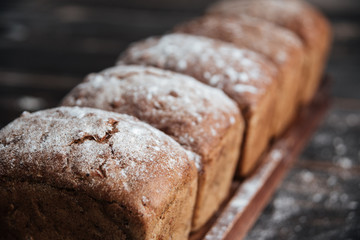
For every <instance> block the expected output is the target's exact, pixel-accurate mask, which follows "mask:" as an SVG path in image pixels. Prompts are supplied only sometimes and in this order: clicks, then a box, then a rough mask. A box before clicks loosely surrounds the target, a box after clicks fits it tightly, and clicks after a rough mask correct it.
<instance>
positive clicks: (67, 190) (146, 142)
mask: <svg viewBox="0 0 360 240" xmlns="http://www.w3.org/2000/svg"><path fill="white" fill-rule="evenodd" d="M329 45H330V28H329V25H328V23H327V21H326V19H325V18H324V17H323V16H322V15H321V14H320V13H319V12H317V11H316V10H315V9H314V8H313V7H311V6H309V5H308V4H306V3H304V2H301V1H298V0H291V1H285V0H252V1H250V0H237V1H224V2H220V3H218V4H216V5H214V6H212V7H210V8H209V10H208V12H207V14H206V15H205V16H203V17H200V18H198V19H194V20H191V21H189V22H185V23H183V24H180V25H178V26H177V27H176V28H175V29H174V31H173V33H170V34H167V35H164V36H160V37H151V38H148V39H145V40H143V41H140V42H137V43H134V44H133V45H131V46H130V47H129V48H128V49H127V50H126V51H125V52H124V53H122V54H121V56H120V58H119V60H118V62H117V66H115V67H111V68H108V69H105V70H104V71H101V72H99V73H93V74H90V75H88V76H87V77H86V78H85V80H84V81H83V82H82V83H81V84H79V85H78V86H76V87H75V88H74V89H73V90H72V91H71V92H70V93H69V94H68V95H67V96H66V97H65V98H64V99H63V101H62V103H61V105H62V106H60V107H58V108H54V109H49V110H43V111H39V112H35V113H24V114H23V115H22V116H21V117H20V118H18V119H16V120H14V121H13V122H12V123H10V124H9V125H7V126H6V127H5V128H3V129H2V130H1V131H0V196H1V197H0V213H1V215H0V232H1V234H2V235H1V236H0V238H1V237H2V238H4V239H124V240H125V239H164V240H165V239H173V240H175V239H176V240H178V239H179V240H184V239H187V238H188V235H189V233H190V232H191V231H196V230H198V229H199V228H201V227H202V226H204V224H205V223H206V222H207V221H208V220H209V219H210V218H211V217H212V216H213V215H214V213H215V212H216V211H217V210H218V208H219V206H220V205H221V203H222V202H223V201H224V200H225V199H226V197H227V195H228V193H229V190H230V187H231V183H232V179H233V177H234V174H237V175H238V176H242V177H244V176H247V175H249V173H251V172H252V171H253V170H254V168H255V167H256V165H257V164H258V162H259V159H260V157H261V155H262V154H264V152H265V151H266V149H267V148H268V146H269V143H270V141H271V139H272V138H274V137H275V138H276V137H279V136H281V134H282V133H283V132H284V131H285V130H286V128H287V127H288V126H289V124H290V123H291V122H292V121H293V120H294V118H295V117H296V113H297V110H298V107H299V106H301V105H304V104H307V103H308V102H309V101H311V99H312V98H313V96H314V94H315V92H316V89H317V86H318V85H319V82H320V78H321V73H322V68H323V66H324V62H325V58H326V55H327V52H328V48H329ZM207 85H209V86H207Z"/></svg>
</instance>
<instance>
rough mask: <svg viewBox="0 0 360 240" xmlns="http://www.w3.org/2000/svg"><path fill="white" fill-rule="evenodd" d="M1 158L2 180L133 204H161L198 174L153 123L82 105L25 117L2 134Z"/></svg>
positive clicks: (0, 134) (185, 156)
mask: <svg viewBox="0 0 360 240" xmlns="http://www.w3.org/2000/svg"><path fill="white" fill-rule="evenodd" d="M0 158H1V161H0V176H1V177H8V178H14V179H17V178H21V179H28V180H30V181H38V182H42V183H47V184H50V185H53V186H54V187H60V188H72V189H81V190H83V191H85V192H86V193H88V194H89V195H91V196H93V197H95V198H97V199H102V200H107V201H113V200H114V201H118V200H119V198H120V199H121V198H123V196H124V194H125V195H126V196H127V197H128V199H129V198H131V199H132V200H133V201H134V204H141V200H142V196H145V197H146V198H148V199H150V200H151V201H152V204H155V205H156V204H157V203H158V202H161V201H163V199H164V197H161V195H162V194H169V193H170V192H172V191H173V189H176V187H177V186H181V184H184V181H188V180H189V177H191V175H193V176H194V175H195V174H196V170H195V166H194V164H193V163H192V162H191V161H190V160H189V159H188V153H187V152H186V151H185V150H184V149H183V148H182V147H181V146H180V145H179V144H178V143H176V142H175V141H174V140H173V139H171V138H170V137H168V136H166V135H165V134H163V133H162V132H160V131H158V130H157V129H155V128H153V127H151V126H150V125H147V124H146V123H143V122H140V121H138V120H136V119H135V118H133V117H130V116H127V115H123V114H118V113H111V112H106V111H102V110H97V109H90V108H78V107H72V108H71V107H60V108H55V109H50V110H45V111H39V112H36V113H33V114H29V113H26V114H23V115H22V116H21V117H20V118H18V119H16V120H15V121H13V122H12V123H10V124H9V125H8V126H6V127H5V128H3V129H2V130H1V131H0ZM186 179H187V180H186ZM159 189H160V191H158V190H159ZM155 190H156V191H155ZM127 192H130V193H129V194H127ZM129 201H130V200H129Z"/></svg>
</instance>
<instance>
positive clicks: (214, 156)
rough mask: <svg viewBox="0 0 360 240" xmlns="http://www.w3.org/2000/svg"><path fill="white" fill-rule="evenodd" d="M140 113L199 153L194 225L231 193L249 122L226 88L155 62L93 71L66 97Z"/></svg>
mask: <svg viewBox="0 0 360 240" xmlns="http://www.w3.org/2000/svg"><path fill="white" fill-rule="evenodd" d="M63 105H66V106H74V105H77V106H82V107H94V108H100V109H104V110H108V111H114V112H118V113H126V114H129V115H133V116H136V117H137V118H138V119H140V120H142V121H145V122H147V123H149V124H151V125H152V126H154V127H156V128H158V129H160V130H162V131H164V132H165V133H166V134H168V135H169V136H171V137H173V138H174V139H175V140H176V141H177V142H179V143H180V144H181V145H182V146H183V147H185V148H186V149H188V150H191V151H193V152H194V153H196V154H197V155H198V156H199V160H198V162H197V166H198V172H199V176H198V179H199V184H198V194H197V201H196V204H195V211H194V216H193V228H192V229H193V230H197V229H198V228H200V227H201V226H202V225H204V224H205V223H206V222H207V220H208V219H209V218H210V217H211V216H212V215H213V214H214V212H215V211H216V210H217V209H218V208H219V206H220V204H221V203H222V202H223V201H224V199H225V198H226V197H227V195H228V193H229V190H230V187H231V182H232V179H233V176H234V172H235V169H236V165H237V160H238V158H239V150H240V144H241V138H242V135H243V134H242V132H243V130H244V122H243V119H242V117H241V116H240V113H239V111H238V109H237V106H236V104H235V103H234V102H233V101H232V100H231V99H229V98H228V97H227V96H226V95H225V94H224V93H223V92H222V91H220V90H218V89H216V88H212V87H209V86H206V85H204V84H202V83H200V82H198V81H196V80H195V79H193V78H191V77H188V76H185V75H181V74H177V73H173V72H169V71H165V70H161V69H156V68H152V67H142V66H117V67H113V68H109V69H106V70H104V71H102V72H100V73H97V74H91V75H89V76H88V77H87V78H86V80H85V82H84V83H82V84H80V85H78V86H77V87H75V88H74V89H73V90H72V91H71V92H70V93H69V94H68V95H67V96H66V97H65V99H64V100H63Z"/></svg>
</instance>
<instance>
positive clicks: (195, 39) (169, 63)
mask: <svg viewBox="0 0 360 240" xmlns="http://www.w3.org/2000/svg"><path fill="white" fill-rule="evenodd" d="M118 64H141V65H150V66H156V67H159V68H163V69H169V70H172V71H176V72H181V73H184V74H187V75H190V76H193V77H194V78H196V79H197V80H199V81H201V82H204V83H206V84H208V85H211V86H214V87H217V88H220V89H222V90H223V91H224V92H225V93H226V94H227V95H228V96H230V97H231V98H232V99H233V100H235V102H236V103H237V104H238V106H239V108H240V110H241V112H242V113H243V115H244V116H245V120H246V122H247V123H246V124H249V122H250V121H257V122H261V123H262V125H259V126H256V130H255V131H252V134H251V135H249V134H247V135H246V139H245V140H244V143H243V151H242V161H241V162H246V163H250V165H251V166H252V167H253V166H254V165H255V163H256V162H257V160H258V157H259V156H260V155H261V154H262V153H263V151H264V150H265V149H266V147H267V143H268V141H269V139H270V127H271V126H272V125H271V124H272V121H273V119H272V117H273V116H272V110H271V107H269V108H266V109H263V107H260V106H263V105H267V106H274V105H273V104H274V101H275V92H276V87H277V86H278V85H277V84H278V82H277V77H278V75H277V74H278V71H277V68H276V67H275V66H274V65H273V64H272V63H271V62H270V61H268V60H266V59H265V58H264V57H262V56H260V55H259V54H257V53H255V52H252V51H250V50H245V49H239V48H237V47H235V46H234V45H231V44H228V43H224V42H221V41H217V40H213V39H209V38H205V37H200V36H191V35H187V34H168V35H165V36H162V37H160V38H158V37H152V38H148V39H146V40H144V41H141V42H138V43H135V44H133V45H132V46H130V48H129V49H127V51H126V52H125V53H124V54H122V56H121V57H120V60H119V62H118ZM259 109H262V110H261V111H259ZM247 138H252V139H254V140H252V141H248V139H247ZM256 141H257V144H256V145H255V146H254V145H253V146H251V145H249V144H248V142H256ZM248 156H249V157H248ZM239 169H240V170H239V172H240V173H241V174H247V173H248V171H249V170H250V169H251V168H249V169H247V170H248V171H247V172H244V171H243V169H242V164H240V166H239Z"/></svg>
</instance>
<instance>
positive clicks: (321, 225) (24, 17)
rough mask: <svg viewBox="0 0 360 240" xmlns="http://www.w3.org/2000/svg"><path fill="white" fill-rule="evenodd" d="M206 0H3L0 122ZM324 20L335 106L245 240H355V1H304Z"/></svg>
mask: <svg viewBox="0 0 360 240" xmlns="http://www.w3.org/2000/svg"><path fill="white" fill-rule="evenodd" d="M211 2H212V1H207V0H197V1H194V0H193V1H192V0H183V1H170V0H168V1H166V0H148V1H145V0H135V1H130V0H128V1H121V0H73V1H70V0H68V1H67V0H17V1H15V0H1V2H0V116H1V117H0V127H3V126H4V125H6V124H7V123H9V122H10V121H11V120H13V119H14V118H16V117H18V116H19V114H20V113H21V112H22V111H24V110H28V111H35V110H38V109H44V108H49V107H54V106H56V105H57V104H58V102H59V101H60V100H61V98H62V97H63V96H64V95H65V94H66V93H67V92H68V91H69V90H70V89H71V88H72V87H74V86H75V85H76V84H78V83H79V82H80V81H81V80H82V78H83V77H84V76H85V75H86V74H88V73H90V72H96V71H99V70H102V69H104V68H106V67H110V66H112V65H114V63H115V60H116V58H117V56H118V55H119V54H120V52H121V51H122V50H123V49H124V48H126V46H127V45H128V44H129V43H131V42H133V41H136V40H139V39H142V38H145V37H148V36H151V35H159V34H162V33H164V32H166V31H169V30H170V29H171V28H172V27H173V26H174V25H175V24H177V23H179V22H182V21H184V20H187V19H190V18H192V17H195V16H199V15H201V14H202V12H203V9H204V8H205V6H206V5H208V4H210V3H211ZM311 2H312V3H314V4H315V5H317V6H318V7H319V8H320V9H321V10H322V11H323V12H324V13H325V14H326V15H327V16H328V17H329V18H330V20H331V22H332V25H333V31H334V44H333V49H332V52H331V55H330V59H329V63H328V66H327V69H326V72H327V73H328V74H329V75H330V76H331V77H332V79H333V81H332V82H333V88H332V95H333V97H334V104H333V107H332V108H331V110H330V113H329V115H328V117H327V118H326V120H325V122H324V124H323V125H322V126H321V127H320V129H319V130H318V132H317V133H316V134H315V135H314V137H313V139H312V140H311V141H310V143H309V145H308V147H307V148H306V150H305V151H304V153H303V154H302V156H301V157H300V159H299V161H298V162H297V164H296V165H295V166H294V168H293V169H292V170H291V171H290V173H289V175H288V177H287V178H286V179H285V181H284V182H283V183H282V185H281V186H280V188H279V190H278V191H277V193H276V194H275V196H274V197H273V199H272V200H271V202H270V203H269V205H268V206H267V208H266V209H265V211H264V212H263V214H262V215H261V217H260V218H259V220H258V222H257V223H256V225H255V226H254V228H253V229H252V230H251V232H250V233H249V235H248V237H247V239H360V77H359V76H360V1H358V0H341V1H340V0H312V1H311Z"/></svg>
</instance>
